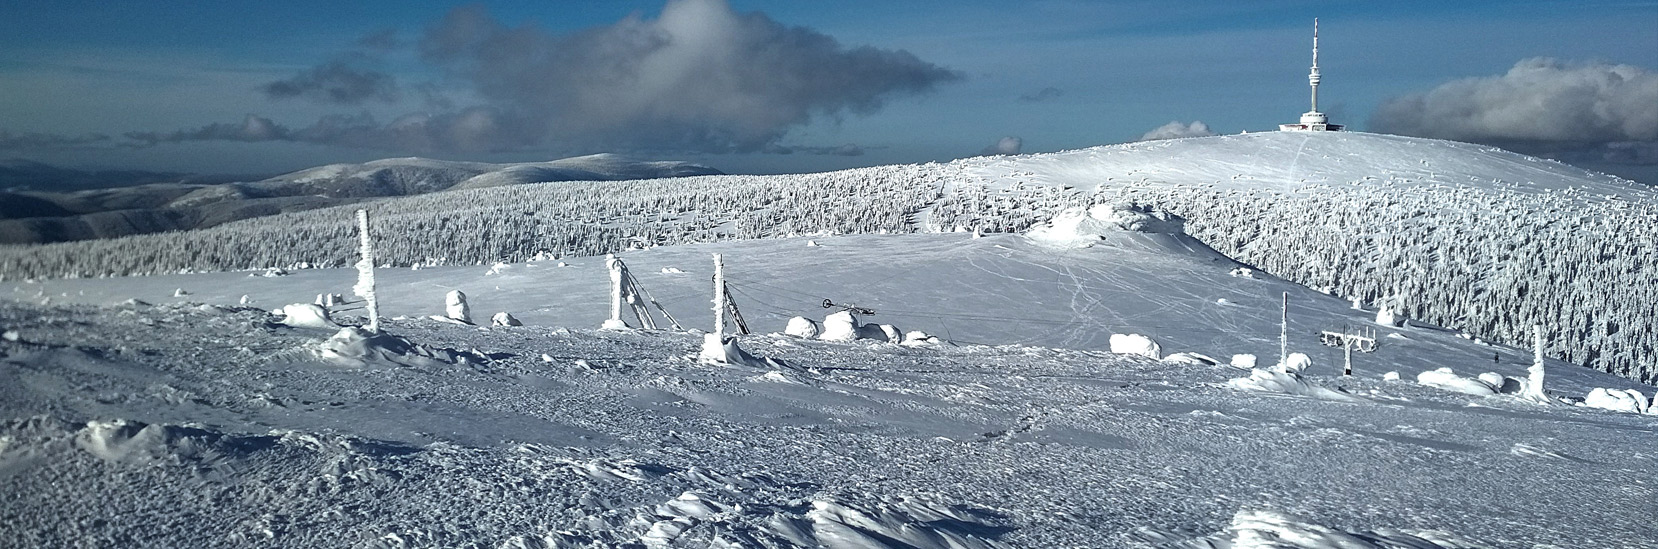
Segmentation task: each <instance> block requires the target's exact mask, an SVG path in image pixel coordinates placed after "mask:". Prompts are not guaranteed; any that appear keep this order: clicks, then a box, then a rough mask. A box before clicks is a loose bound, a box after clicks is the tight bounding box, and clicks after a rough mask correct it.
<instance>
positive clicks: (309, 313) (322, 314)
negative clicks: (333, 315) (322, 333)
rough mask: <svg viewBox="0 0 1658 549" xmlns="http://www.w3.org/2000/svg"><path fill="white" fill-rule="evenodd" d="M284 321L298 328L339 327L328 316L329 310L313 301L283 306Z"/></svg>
mask: <svg viewBox="0 0 1658 549" xmlns="http://www.w3.org/2000/svg"><path fill="white" fill-rule="evenodd" d="M282 323H283V324H287V325H289V326H294V327H298V328H338V327H340V326H339V325H338V324H335V323H334V321H333V320H329V318H328V310H327V309H324V308H322V307H320V306H318V305H316V304H313V303H293V304H289V305H283V306H282Z"/></svg>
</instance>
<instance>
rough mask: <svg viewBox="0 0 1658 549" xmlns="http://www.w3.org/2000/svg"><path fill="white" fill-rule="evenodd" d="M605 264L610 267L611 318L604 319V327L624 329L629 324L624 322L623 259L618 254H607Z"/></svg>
mask: <svg viewBox="0 0 1658 549" xmlns="http://www.w3.org/2000/svg"><path fill="white" fill-rule="evenodd" d="M604 266H605V268H607V269H610V320H606V321H604V326H603V328H604V329H606V330H623V329H626V328H627V327H628V325H627V323H626V322H622V260H620V259H616V254H607V255H605V256H604Z"/></svg>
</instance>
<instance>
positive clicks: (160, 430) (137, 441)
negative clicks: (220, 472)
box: [74, 419, 276, 465]
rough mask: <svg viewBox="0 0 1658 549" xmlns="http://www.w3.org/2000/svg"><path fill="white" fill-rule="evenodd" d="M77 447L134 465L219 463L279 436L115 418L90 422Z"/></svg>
mask: <svg viewBox="0 0 1658 549" xmlns="http://www.w3.org/2000/svg"><path fill="white" fill-rule="evenodd" d="M74 440H75V446H76V447H77V448H80V449H81V450H83V451H85V452H86V453H88V454H92V455H93V456H95V457H97V458H98V459H102V460H104V461H108V462H112V463H127V464H134V465H169V464H185V463H189V464H198V465H199V464H203V463H215V462H219V461H222V460H225V459H227V458H232V457H238V456H241V455H244V454H246V453H249V452H252V451H255V450H259V449H263V448H267V447H270V446H272V445H274V444H275V443H276V437H271V436H256V437H233V436H225V435H222V434H220V433H217V432H213V431H208V430H205V429H198V428H194V427H184V426H178V425H163V424H146V423H142V422H138V421H131V420H125V419H115V420H110V421H90V422H87V424H86V426H85V427H84V428H82V429H81V430H80V431H78V432H76V433H75V439H74Z"/></svg>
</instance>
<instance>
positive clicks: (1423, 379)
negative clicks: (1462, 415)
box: [1416, 368, 1499, 396]
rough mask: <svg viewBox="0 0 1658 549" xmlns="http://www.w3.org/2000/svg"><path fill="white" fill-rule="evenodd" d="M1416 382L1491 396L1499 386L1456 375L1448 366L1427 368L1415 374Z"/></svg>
mask: <svg viewBox="0 0 1658 549" xmlns="http://www.w3.org/2000/svg"><path fill="white" fill-rule="evenodd" d="M1416 382H1417V383H1419V384H1422V385H1427V386H1429V387H1437V388H1440V389H1444V390H1447V391H1452V392H1457V393H1463V394H1469V395H1474V396H1491V395H1494V394H1497V390H1498V389H1499V387H1492V386H1491V384H1489V383H1486V382H1485V381H1482V380H1479V379H1475V378H1470V377H1462V376H1459V375H1456V373H1455V372H1452V371H1451V369H1450V368H1440V369H1437V370H1428V371H1426V372H1422V373H1420V374H1417V376H1416Z"/></svg>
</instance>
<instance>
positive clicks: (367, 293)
mask: <svg viewBox="0 0 1658 549" xmlns="http://www.w3.org/2000/svg"><path fill="white" fill-rule="evenodd" d="M357 234H358V237H359V239H360V240H361V242H362V246H361V247H360V249H359V252H360V253H361V254H362V259H359V260H357V285H356V286H352V287H351V292H352V293H354V294H357V296H358V297H361V298H363V300H364V301H367V302H368V331H369V332H371V333H379V332H380V302H379V301H378V300H376V299H375V298H374V244H373V243H372V242H370V241H369V236H368V210H357Z"/></svg>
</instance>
